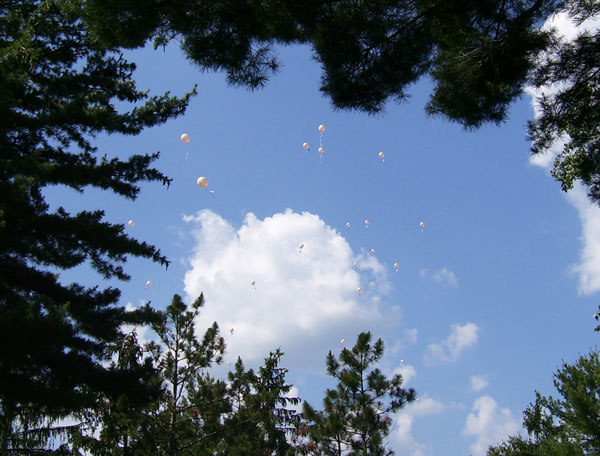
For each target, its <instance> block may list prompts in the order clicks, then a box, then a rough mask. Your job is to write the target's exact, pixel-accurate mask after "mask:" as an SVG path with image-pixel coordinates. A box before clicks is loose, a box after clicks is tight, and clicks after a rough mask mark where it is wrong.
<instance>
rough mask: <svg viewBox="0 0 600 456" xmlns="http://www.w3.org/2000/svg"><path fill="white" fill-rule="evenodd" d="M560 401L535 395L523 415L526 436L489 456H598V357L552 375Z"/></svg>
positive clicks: (595, 354) (493, 449) (585, 358)
mask: <svg viewBox="0 0 600 456" xmlns="http://www.w3.org/2000/svg"><path fill="white" fill-rule="evenodd" d="M554 386H555V387H556V389H557V391H558V393H559V394H560V398H556V399H555V398H553V397H552V396H549V397H546V396H542V395H541V394H539V393H536V400H535V402H534V403H532V404H531V405H530V406H529V407H528V408H527V410H525V412H524V419H523V423H524V425H525V429H526V430H527V434H528V435H527V437H526V438H524V437H522V436H513V437H510V438H509V440H508V441H507V442H504V443H502V444H500V445H498V446H495V447H491V448H490V449H489V451H488V456H513V455H515V456H516V455H532V456H584V455H598V454H600V357H599V354H598V352H595V351H593V352H591V353H590V354H588V355H587V356H581V357H580V358H579V359H578V360H577V362H576V363H575V364H566V363H565V364H563V366H562V368H561V369H559V370H558V371H557V372H556V373H555V374H554Z"/></svg>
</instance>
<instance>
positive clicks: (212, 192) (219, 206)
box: [208, 190, 223, 215]
mask: <svg viewBox="0 0 600 456" xmlns="http://www.w3.org/2000/svg"><path fill="white" fill-rule="evenodd" d="M208 194H209V195H210V196H212V197H213V199H214V200H215V203H217V207H218V208H219V212H220V213H221V215H223V209H222V208H221V204H220V203H219V200H218V199H217V197H216V196H215V191H214V190H209V191H208Z"/></svg>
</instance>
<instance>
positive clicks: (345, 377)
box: [298, 332, 416, 456]
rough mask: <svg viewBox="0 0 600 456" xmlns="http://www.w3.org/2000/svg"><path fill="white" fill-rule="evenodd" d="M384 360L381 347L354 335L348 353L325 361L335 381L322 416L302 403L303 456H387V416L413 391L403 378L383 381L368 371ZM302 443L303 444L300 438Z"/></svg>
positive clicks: (367, 337) (368, 337)
mask: <svg viewBox="0 0 600 456" xmlns="http://www.w3.org/2000/svg"><path fill="white" fill-rule="evenodd" d="M382 356H383V341H382V340H381V339H377V341H375V343H374V344H372V343H371V333H369V332H366V333H364V332H363V333H361V334H359V336H358V338H357V341H356V344H355V345H354V347H353V348H352V349H348V348H344V349H343V350H342V352H341V353H340V355H339V359H336V358H335V356H334V355H333V353H331V352H329V354H328V355H327V372H328V374H329V375H331V376H332V377H334V378H335V379H337V380H338V384H337V387H336V388H335V389H328V390H327V391H326V393H325V398H324V399H323V411H317V410H315V409H314V408H313V407H312V406H311V405H310V404H308V403H307V402H305V403H304V418H305V419H306V420H307V423H305V424H304V425H302V426H300V427H299V429H298V433H299V434H300V436H301V438H302V436H303V435H305V434H307V435H308V440H306V439H304V440H305V441H304V442H303V443H302V444H301V445H300V451H301V452H302V454H314V455H336V456H341V455H353V456H359V455H360V456H368V455H369V456H376V455H392V454H393V451H391V450H389V449H387V448H386V445H385V442H384V439H385V437H386V436H387V435H388V434H389V432H390V429H391V423H392V418H391V416H390V415H391V414H392V413H394V412H397V411H398V410H400V409H401V408H402V407H404V405H406V404H407V403H410V402H412V401H414V400H415V398H416V393H415V391H414V389H412V388H411V389H408V390H406V389H403V388H402V381H403V380H402V376H401V375H399V374H396V375H394V376H393V377H392V378H391V379H389V380H388V379H387V378H386V377H385V375H383V373H382V372H381V371H380V370H379V369H378V368H375V367H373V366H374V364H376V363H377V362H378V361H379V360H380V359H381V357H382ZM302 439H303V438H302Z"/></svg>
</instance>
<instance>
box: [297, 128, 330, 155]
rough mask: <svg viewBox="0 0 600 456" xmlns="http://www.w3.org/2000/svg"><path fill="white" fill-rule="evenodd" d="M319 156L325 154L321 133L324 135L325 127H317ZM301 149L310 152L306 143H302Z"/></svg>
mask: <svg viewBox="0 0 600 456" xmlns="http://www.w3.org/2000/svg"><path fill="white" fill-rule="evenodd" d="M319 133H320V135H319V149H318V151H319V154H321V155H323V154H324V153H325V148H324V147H323V133H325V125H323V124H321V125H319ZM302 147H303V148H304V149H306V150H308V151H310V144H308V143H307V142H305V143H302Z"/></svg>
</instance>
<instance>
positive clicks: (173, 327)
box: [71, 295, 299, 456]
mask: <svg viewBox="0 0 600 456" xmlns="http://www.w3.org/2000/svg"><path fill="white" fill-rule="evenodd" d="M203 305H204V297H203V296H202V295H201V296H200V297H199V298H198V299H197V300H196V301H195V302H194V303H193V304H192V305H191V306H189V307H188V306H187V305H186V304H185V303H184V302H183V301H182V299H181V297H180V296H178V295H174V297H173V300H172V302H171V304H170V305H169V306H168V307H167V309H166V311H164V312H160V314H161V316H162V319H161V321H160V322H159V323H155V324H154V325H153V330H154V332H155V333H156V335H157V336H158V341H157V342H149V343H148V344H146V345H145V347H144V349H143V350H142V348H141V347H140V346H139V344H138V342H137V338H136V336H135V334H130V335H128V336H127V337H126V338H125V340H124V343H123V344H121V345H120V346H119V349H118V353H119V358H118V363H117V366H122V365H124V364H125V365H127V366H128V367H129V368H135V369H149V367H148V362H149V361H150V358H149V356H150V357H151V359H152V364H153V366H154V376H153V377H152V376H150V378H153V379H154V380H155V382H153V384H154V386H155V387H156V389H159V390H160V394H159V395H154V396H152V397H151V399H152V400H151V402H150V404H148V403H147V401H146V402H144V401H135V400H132V398H130V397H129V396H128V395H127V394H123V395H122V396H119V397H117V398H114V399H109V398H106V401H105V402H104V403H103V406H102V407H100V408H99V409H94V410H89V411H88V412H87V413H86V414H85V418H86V419H84V420H83V423H84V425H83V426H82V427H81V429H80V430H81V432H79V434H78V435H77V438H76V439H72V445H71V450H73V451H80V452H84V454H90V455H93V456H96V455H97V456H100V455H102V456H104V455H106V454H110V455H113V456H117V455H118V456H145V455H148V454H152V455H156V456H192V455H194V456H203V455H206V456H208V455H213V456H214V455H223V456H225V455H231V456H235V455H239V456H242V455H248V454H272V455H287V454H292V449H291V446H290V444H289V443H288V441H287V438H286V435H287V434H290V433H291V430H292V429H294V428H295V423H296V421H297V413H296V412H295V411H294V410H291V409H288V408H286V407H287V406H288V405H289V404H291V405H296V404H298V403H299V399H298V398H294V397H288V396H287V394H288V393H289V391H290V389H291V386H290V385H288V384H287V383H286V382H285V374H286V372H287V371H286V369H283V368H280V367H279V366H278V365H279V361H280V359H281V357H282V353H281V352H280V351H279V350H276V351H275V352H274V353H271V354H270V355H269V357H267V358H266V359H265V363H264V365H263V366H261V367H259V369H258V371H257V372H255V371H254V370H253V369H249V370H246V369H245V367H244V364H243V362H242V361H241V359H238V361H237V363H236V365H235V368H234V370H233V372H230V373H229V375H228V380H227V381H224V380H222V379H218V378H215V377H213V376H212V375H211V374H210V369H211V367H214V365H215V364H219V363H220V362H221V361H222V356H223V352H224V350H225V342H224V339H223V337H221V336H220V335H219V328H218V326H217V324H216V323H214V324H213V325H212V326H211V327H209V328H208V329H207V330H206V332H205V333H204V335H203V337H202V338H199V337H198V335H197V331H196V329H197V325H196V322H197V318H198V315H199V312H200V309H201V307H202V306H203ZM143 351H144V352H146V354H145V355H144V354H143ZM97 434H99V437H96V435H97Z"/></svg>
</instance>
